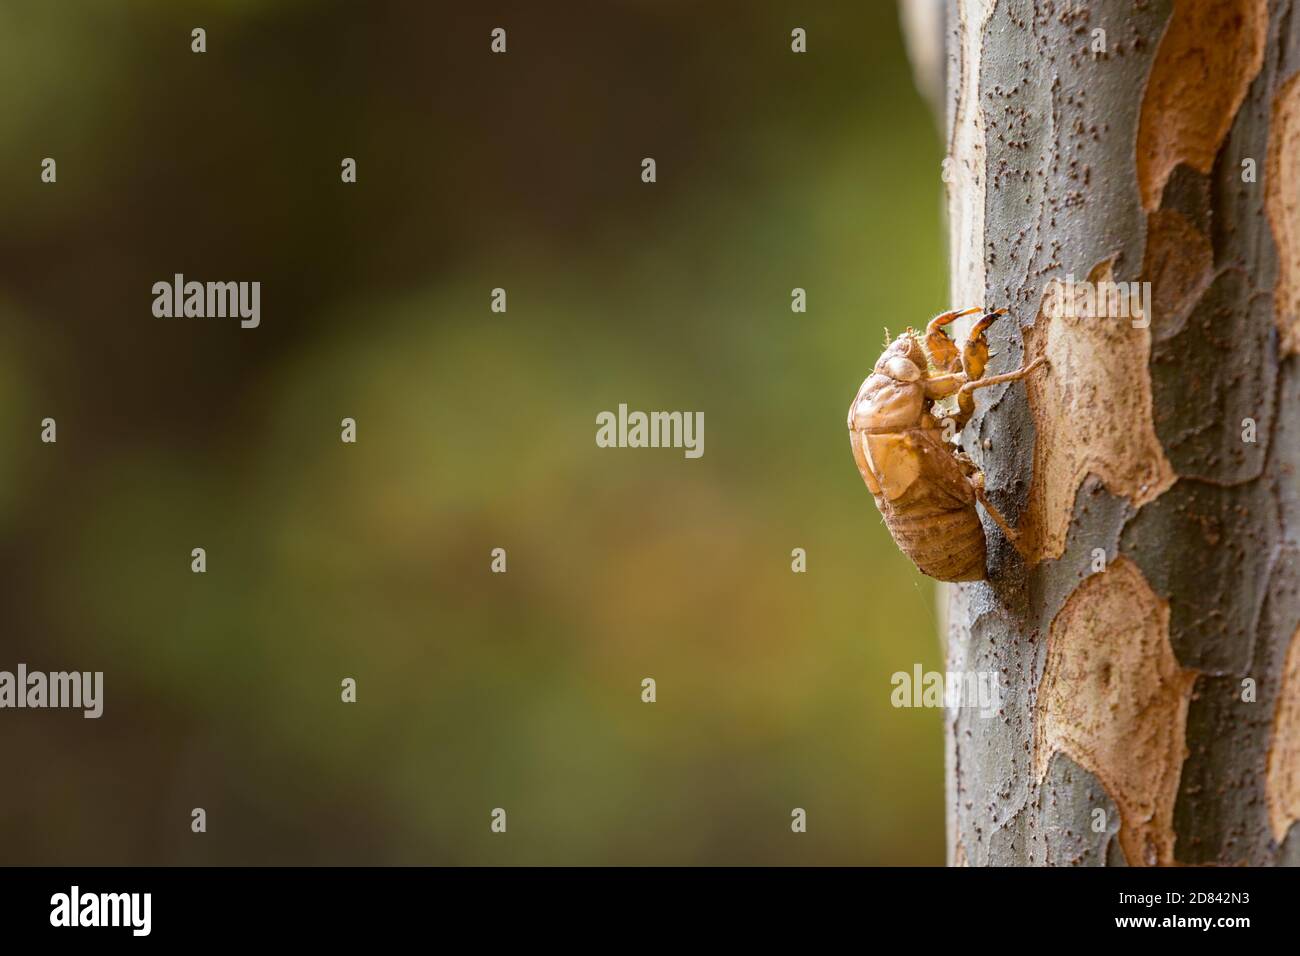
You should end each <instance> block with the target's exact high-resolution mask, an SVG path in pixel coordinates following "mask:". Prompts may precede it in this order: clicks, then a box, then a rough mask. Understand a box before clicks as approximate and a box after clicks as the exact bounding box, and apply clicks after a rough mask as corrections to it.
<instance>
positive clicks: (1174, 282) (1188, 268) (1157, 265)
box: [1142, 209, 1214, 339]
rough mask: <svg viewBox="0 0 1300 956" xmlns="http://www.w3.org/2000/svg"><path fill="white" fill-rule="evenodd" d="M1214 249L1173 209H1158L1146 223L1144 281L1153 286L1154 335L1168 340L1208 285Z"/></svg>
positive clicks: (1152, 313) (1205, 237)
mask: <svg viewBox="0 0 1300 956" xmlns="http://www.w3.org/2000/svg"><path fill="white" fill-rule="evenodd" d="M1213 271H1214V249H1213V247H1212V246H1211V245H1210V240H1209V237H1208V236H1206V235H1205V234H1204V233H1203V232H1201V231H1200V230H1199V229H1197V228H1196V226H1195V225H1194V224H1193V223H1192V221H1191V220H1190V219H1188V218H1187V217H1186V216H1184V215H1183V214H1182V213H1180V212H1176V211H1175V210H1173V209H1157V210H1156V211H1155V212H1153V213H1152V214H1151V216H1150V217H1149V218H1148V220H1147V248H1146V259H1145V261H1144V262H1143V263H1142V277H1143V278H1144V279H1145V280H1146V281H1148V282H1150V283H1151V324H1152V334H1153V335H1154V336H1155V338H1157V339H1162V338H1166V337H1168V336H1170V335H1172V334H1174V333H1175V332H1177V331H1178V328H1179V327H1180V325H1181V321H1180V320H1181V318H1182V317H1184V316H1185V315H1186V314H1187V313H1188V312H1189V311H1190V310H1191V308H1192V307H1193V306H1194V305H1195V304H1196V301H1197V300H1198V299H1199V298H1200V297H1201V294H1202V293H1203V292H1204V291H1205V288H1206V286H1208V285H1209V283H1210V280H1211V278H1212V275H1213Z"/></svg>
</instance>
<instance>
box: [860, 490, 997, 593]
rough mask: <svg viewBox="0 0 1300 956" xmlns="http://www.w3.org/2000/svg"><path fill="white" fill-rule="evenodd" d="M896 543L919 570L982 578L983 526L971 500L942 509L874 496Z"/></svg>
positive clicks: (953, 577)
mask: <svg viewBox="0 0 1300 956" xmlns="http://www.w3.org/2000/svg"><path fill="white" fill-rule="evenodd" d="M876 504H877V506H878V507H879V508H880V512H881V514H882V515H884V518H885V525H886V527H888V528H889V533H890V534H892V535H893V536H894V541H895V543H897V545H898V547H899V548H900V549H901V550H902V552H903V553H904V554H906V555H907V556H908V557H909V558H911V559H912V563H913V564H915V565H916V567H917V569H918V570H920V572H921V573H922V574H928V575H929V576H930V577H932V578H936V579H938V580H940V581H980V580H982V579H983V578H984V558H985V554H984V527H983V525H981V524H980V519H979V514H978V513H976V511H975V505H974V503H971V504H967V505H964V506H958V507H954V508H949V509H945V510H937V511H936V510H934V509H932V508H930V507H926V506H925V505H924V504H922V505H919V506H914V507H911V508H909V507H908V506H907V505H908V502H907V501H906V500H901V501H897V502H888V501H884V500H882V499H881V498H877V499H876Z"/></svg>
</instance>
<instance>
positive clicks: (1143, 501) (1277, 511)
mask: <svg viewBox="0 0 1300 956" xmlns="http://www.w3.org/2000/svg"><path fill="white" fill-rule="evenodd" d="M1297 6H1300V0H1150V2H1142V0H1096V2H1091V3H1087V4H1085V3H1067V2H1055V3H1053V2H1047V0H1040V2H1037V3H1034V2H1030V0H951V2H950V3H949V5H948V10H947V13H946V22H947V42H948V51H947V54H948V55H947V59H948V129H949V144H948V148H949V157H950V159H951V160H952V162H951V163H949V164H948V166H949V167H950V168H951V171H952V176H951V177H950V181H949V183H948V213H949V226H950V240H951V248H950V255H951V286H952V306H953V307H954V308H957V307H966V306H985V307H987V308H994V307H998V306H1008V307H1009V308H1010V309H1011V315H1012V316H1014V317H1015V319H1016V320H1017V321H1015V322H1012V321H1009V320H1006V321H1004V322H1002V323H997V324H995V325H994V326H993V329H992V331H991V335H990V338H991V340H992V345H993V352H994V355H995V358H994V359H993V361H992V362H991V363H990V368H989V372H990V374H992V373H995V372H1001V371H1007V370H1009V369H1012V368H1015V367H1017V366H1019V365H1021V364H1023V363H1024V362H1027V361H1030V360H1032V359H1034V358H1035V357H1037V356H1040V355H1043V356H1046V357H1047V359H1048V361H1049V363H1050V367H1049V369H1048V371H1047V372H1046V373H1045V374H1041V375H1039V374H1036V375H1034V376H1031V377H1030V378H1029V379H1027V380H1026V381H1025V382H1023V383H1013V384H1010V385H1002V386H996V387H993V388H989V389H987V390H985V391H983V392H980V393H979V399H978V407H979V410H978V412H977V415H976V418H975V419H974V420H973V421H972V422H971V423H970V424H969V425H968V426H967V428H966V430H965V433H964V435H963V446H964V448H965V449H966V451H968V452H970V453H971V454H972V455H973V456H974V457H975V459H976V461H977V462H978V463H979V464H980V465H981V467H982V468H983V470H984V473H985V475H986V479H987V487H988V490H989V492H990V497H991V499H992V501H993V502H994V504H996V505H997V506H998V507H999V508H1000V509H1001V511H1002V513H1003V514H1004V515H1005V516H1007V518H1008V519H1009V520H1010V521H1011V522H1012V524H1013V525H1014V526H1015V527H1016V528H1017V529H1018V531H1019V533H1020V538H1021V542H1022V546H1023V547H1024V549H1025V551H1026V555H1025V556H1024V557H1022V556H1021V555H1020V554H1019V553H1018V552H1017V550H1016V549H1014V548H1013V547H1011V545H1010V544H1009V542H1008V541H1007V539H1006V537H1004V536H1003V535H1002V534H1001V533H1000V532H999V531H998V529H997V527H996V526H995V525H994V524H993V523H992V522H991V521H990V520H989V519H988V516H987V515H983V519H984V526H985V531H986V535H987V537H988V541H989V580H987V581H981V582H976V583H973V584H968V585H958V586H953V587H951V588H950V590H949V595H948V600H949V605H948V620H949V633H948V651H947V653H948V668H949V670H950V671H956V672H963V673H970V672H972V671H974V672H993V673H995V674H996V675H997V679H998V687H999V690H1000V701H999V703H1000V708H999V710H998V712H997V713H996V714H994V715H993V716H991V717H983V716H981V712H980V710H979V709H978V708H975V707H965V706H956V707H953V708H951V709H949V710H948V711H946V714H945V733H946V738H947V763H948V774H947V776H948V780H947V786H948V816H949V819H948V828H949V862H950V863H953V864H958V865H961V864H969V865H1007V864H1035V865H1130V866H1133V865H1153V864H1166V865H1167V864H1224V865H1228V864H1241V863H1249V864H1290V865H1295V864H1298V863H1300V831H1298V830H1297V827H1296V821H1297V819H1300V640H1298V639H1297V628H1298V626H1300V562H1298V561H1297V557H1298V553H1297V552H1298V550H1300V541H1298V540H1297V537H1298V529H1300V425H1298V424H1297V422H1296V413H1297V411H1298V410H1300V385H1298V384H1297V377H1298V374H1300V373H1298V369H1297V365H1298V364H1300V358H1297V352H1298V351H1300V319H1298V318H1297V313H1298V312H1300V168H1298V167H1300V9H1296V7H1297ZM1098 31H1101V32H1098ZM1070 277H1073V279H1074V281H1075V282H1076V283H1079V284H1081V285H1077V286H1075V287H1074V288H1073V289H1070V288H1068V287H1066V286H1064V285H1063V284H1062V283H1064V282H1065V281H1066V280H1068V279H1069V278H1070ZM1085 280H1087V281H1090V282H1091V283H1093V284H1094V286H1093V287H1095V286H1096V285H1101V284H1103V283H1105V282H1115V283H1139V284H1144V283H1149V285H1138V286H1137V287H1136V288H1137V289H1138V290H1142V289H1145V290H1146V291H1147V292H1148V293H1149V297H1150V298H1149V301H1150V305H1149V308H1148V310H1147V311H1146V312H1145V313H1144V314H1143V315H1141V316H1138V317H1136V319H1137V320H1136V321H1131V320H1130V317H1128V316H1122V315H1120V316H1117V315H1115V314H1113V313H1114V311H1115V309H1116V302H1115V301H1113V300H1112V301H1111V302H1110V312H1111V314H1097V313H1098V312H1106V311H1107V310H1106V309H1105V307H1103V306H1100V305H1096V303H1094V306H1095V307H1094V308H1093V311H1092V312H1091V313H1090V312H1089V303H1088V300H1087V298H1086V296H1087V290H1088V289H1089V288H1093V287H1090V286H1087V285H1086V284H1084V283H1085ZM1102 287H1103V289H1104V288H1105V286H1102ZM1103 298H1104V296H1103ZM1062 306H1064V307H1062ZM1148 321H1149V325H1146V326H1145V327H1144V326H1143V323H1144V322H1148Z"/></svg>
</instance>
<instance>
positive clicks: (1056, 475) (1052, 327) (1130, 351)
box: [1021, 260, 1175, 563]
mask: <svg viewBox="0 0 1300 956" xmlns="http://www.w3.org/2000/svg"><path fill="white" fill-rule="evenodd" d="M1113 278H1114V276H1113V273H1112V271H1111V263H1110V261H1109V260H1108V261H1106V262H1103V263H1101V264H1100V265H1098V266H1096V267H1094V268H1093V270H1092V272H1091V273H1090V274H1089V276H1088V282H1089V284H1090V285H1091V287H1092V288H1094V289H1096V288H1104V286H1103V285H1102V284H1103V283H1110V282H1112V281H1113ZM1063 290H1064V286H1063V285H1062V284H1061V283H1059V282H1057V280H1053V281H1052V282H1051V283H1049V285H1048V289H1047V291H1046V292H1045V293H1044V296H1043V302H1042V303H1041V304H1040V306H1039V311H1038V317H1037V318H1036V319H1035V320H1034V324H1033V326H1032V327H1031V328H1029V329H1027V330H1026V331H1025V335H1024V341H1025V361H1026V362H1030V361H1033V360H1034V359H1036V358H1038V357H1039V356H1041V355H1045V356H1047V359H1048V361H1049V363H1050V367H1049V368H1048V369H1047V371H1046V372H1045V373H1044V372H1039V373H1035V374H1033V375H1030V376H1029V377H1028V378H1027V379H1025V388H1026V391H1027V395H1028V398H1029V410H1030V413H1031V414H1032V416H1033V419H1034V426H1035V428H1036V431H1037V437H1036V440H1035V444H1034V473H1033V479H1032V481H1031V483H1030V486H1029V501H1028V507H1027V508H1026V510H1025V516H1024V519H1023V521H1022V527H1021V532H1022V535H1023V539H1022V540H1023V541H1024V545H1025V547H1026V551H1027V553H1028V554H1029V555H1030V562H1031V563H1036V562H1037V561H1040V560H1043V559H1055V558H1059V557H1060V556H1061V554H1063V553H1064V551H1065V541H1066V535H1067V534H1068V532H1069V529H1070V520H1071V516H1072V514H1073V511H1074V499H1075V493H1076V491H1077V490H1078V488H1079V486H1080V485H1081V484H1082V483H1083V481H1084V479H1085V478H1086V477H1087V476H1088V475H1089V474H1093V475H1096V476H1097V477H1098V478H1099V479H1101V481H1102V482H1103V483H1104V484H1105V486H1106V489H1107V490H1108V491H1109V492H1110V493H1111V494H1112V495H1114V496H1115V497H1124V498H1127V499H1128V500H1129V501H1130V502H1132V503H1133V504H1134V505H1137V506H1141V505H1143V504H1146V503H1147V502H1148V501H1151V500H1153V499H1154V498H1156V497H1157V496H1158V495H1159V494H1160V493H1161V492H1162V491H1164V490H1165V489H1166V488H1168V487H1169V486H1170V485H1171V484H1173V482H1174V478H1175V475H1174V471H1173V468H1172V467H1171V466H1170V464H1169V460H1168V459H1167V458H1166V457H1165V453H1164V449H1163V448H1162V447H1161V445H1160V440H1159V439H1158V438H1157V437H1156V432H1155V425H1154V420H1153V418H1152V404H1151V376H1150V372H1149V371H1148V369H1147V363H1148V360H1149V358H1150V355H1151V329H1150V328H1149V327H1147V328H1137V327H1135V326H1134V324H1133V321H1132V320H1131V319H1129V318H1126V317H1115V316H1098V315H1094V314H1092V312H1093V311H1095V310H1092V309H1089V308H1085V306H1084V304H1083V302H1082V301H1081V298H1080V297H1081V296H1082V292H1081V291H1080V289H1079V288H1078V286H1076V290H1075V295H1076V301H1073V302H1071V301H1067V300H1068V299H1069V296H1068V295H1067V294H1066V292H1064V291H1063Z"/></svg>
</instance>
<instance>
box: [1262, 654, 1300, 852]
mask: <svg viewBox="0 0 1300 956" xmlns="http://www.w3.org/2000/svg"><path fill="white" fill-rule="evenodd" d="M1264 789H1265V792H1266V793H1267V794H1268V819H1269V823H1270V824H1271V825H1272V828H1273V838H1274V839H1275V840H1277V842H1278V843H1281V842H1282V841H1283V840H1284V839H1285V838H1286V833H1287V830H1289V829H1290V828H1291V824H1292V823H1294V822H1295V821H1297V820H1300V629H1297V630H1296V632H1295V634H1293V635H1292V636H1291V646H1290V648H1289V649H1288V650H1287V654H1286V664H1285V665H1283V668H1282V683H1281V691H1280V693H1279V694H1278V701H1277V711H1276V713H1275V714H1274V717H1273V740H1272V743H1271V744H1270V745H1269V751H1268V775H1267V777H1266V781H1265V784H1264Z"/></svg>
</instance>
